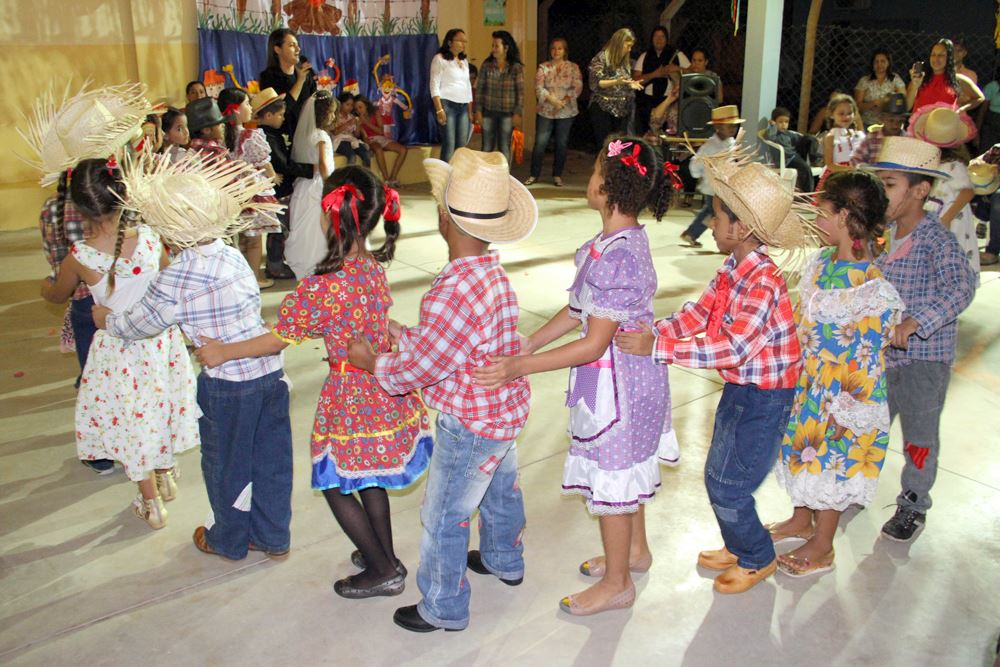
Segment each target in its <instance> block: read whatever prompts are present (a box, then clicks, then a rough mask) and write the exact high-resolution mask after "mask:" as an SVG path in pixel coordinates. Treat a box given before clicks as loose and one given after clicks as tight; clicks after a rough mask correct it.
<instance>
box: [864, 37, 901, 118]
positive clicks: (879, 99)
mask: <svg viewBox="0 0 1000 667" xmlns="http://www.w3.org/2000/svg"><path fill="white" fill-rule="evenodd" d="M905 92H906V84H905V83H903V79H902V77H900V76H899V75H898V74H896V73H895V72H893V71H892V56H891V55H889V52H888V51H886V50H885V49H875V52H874V53H872V60H871V70H870V71H869V72H868V74H865V75H864V76H863V77H861V78H860V79H858V85H856V86H855V87H854V101H855V102H857V103H858V109H860V110H861V119H862V120H863V121H864V126H865V128H866V129H867V128H868V126H869V125H875V124H877V123H878V122H879V116H880V114H881V112H882V108H883V107H884V106H885V104H886V102H888V101H889V96H890V95H892V94H893V93H905Z"/></svg>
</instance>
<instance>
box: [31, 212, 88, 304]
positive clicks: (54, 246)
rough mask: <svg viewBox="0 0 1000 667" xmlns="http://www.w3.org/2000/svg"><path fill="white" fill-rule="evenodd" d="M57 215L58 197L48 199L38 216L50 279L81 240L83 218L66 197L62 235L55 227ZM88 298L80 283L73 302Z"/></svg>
mask: <svg viewBox="0 0 1000 667" xmlns="http://www.w3.org/2000/svg"><path fill="white" fill-rule="evenodd" d="M58 214H59V197H49V198H48V199H46V200H45V203H44V204H42V212H41V214H40V215H39V216H38V226H39V227H40V228H41V231H42V252H44V253H45V259H46V260H47V261H48V263H49V266H51V267H52V277H53V278H55V277H56V274H58V273H59V265H60V264H61V263H62V261H63V260H64V259H65V258H66V255H68V254H69V248H70V246H72V245H73V244H74V243H76V242H77V241H82V240H83V216H82V215H80V211H78V210H77V209H76V206H74V205H73V202H72V201H70V199H69V198H68V197H67V198H66V201H65V203H64V205H63V215H62V221H63V224H62V227H63V233H62V234H60V233H59V229H58V226H57V225H56V220H57V219H58V218H57V216H58ZM88 296H90V290H89V289H88V288H87V283H85V282H80V284H79V285H77V286H76V291H75V292H73V297H72V298H73V300H74V301H76V300H79V299H86V298H87V297H88Z"/></svg>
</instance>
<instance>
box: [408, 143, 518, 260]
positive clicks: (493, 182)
mask: <svg viewBox="0 0 1000 667" xmlns="http://www.w3.org/2000/svg"><path fill="white" fill-rule="evenodd" d="M424 169H425V170H426V171H427V177H428V179H429V180H430V182H431V194H433V195H434V199H436V200H437V203H438V205H439V206H440V207H441V208H443V209H444V210H446V211H447V212H448V214H449V215H450V216H451V219H452V220H454V221H455V224H456V225H458V226H459V227H460V228H461V229H462V231H464V232H465V233H467V234H469V235H470V236H475V237H476V238H477V239H481V240H483V241H486V242H488V243H515V242H517V241H520V240H522V239H524V238H526V237H527V236H528V235H530V234H531V232H532V231H534V229H535V225H536V224H537V223H538V205H537V204H536V203H535V198H534V197H532V196H531V193H530V192H528V188H526V187H524V185H522V184H521V183H520V182H519V181H518V180H517V179H516V178H514V177H513V176H511V175H510V170H509V168H508V167H507V158H505V157H504V156H503V154H502V153H483V152H480V151H474V150H470V149H468V148H459V149H458V150H456V151H455V153H454V154H453V155H452V156H451V163H450V164H449V163H447V162H442V161H441V160H436V159H434V158H428V159H426V160H424Z"/></svg>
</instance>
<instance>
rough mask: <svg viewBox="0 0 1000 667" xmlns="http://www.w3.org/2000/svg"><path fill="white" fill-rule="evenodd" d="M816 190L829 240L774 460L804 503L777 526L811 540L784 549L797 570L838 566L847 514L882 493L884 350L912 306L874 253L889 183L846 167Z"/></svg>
mask: <svg viewBox="0 0 1000 667" xmlns="http://www.w3.org/2000/svg"><path fill="white" fill-rule="evenodd" d="M816 198H817V205H818V206H819V215H818V217H817V218H816V225H817V226H818V228H819V233H820V236H821V239H822V240H823V241H824V242H825V243H826V245H827V246H828V247H826V248H823V249H822V250H820V251H819V252H817V253H816V254H815V255H813V257H812V258H811V259H810V261H809V262H808V264H807V265H806V267H805V270H804V271H803V275H802V279H801V280H800V281H799V303H798V306H797V307H796V309H795V320H796V323H797V325H798V334H799V342H800V344H801V346H802V357H803V371H802V375H801V377H800V378H799V383H798V386H797V387H796V389H795V402H794V403H793V406H792V419H791V421H790V422H789V424H788V429H787V431H786V432H785V437H784V440H783V441H782V443H781V459H780V460H779V462H778V466H777V468H775V471H776V474H777V477H778V481H779V482H781V484H782V485H783V486H784V487H785V490H786V491H788V495H789V496H790V497H791V499H792V503H793V504H794V506H795V512H794V513H793V514H792V517H791V518H790V519H788V520H787V521H783V522H781V523H779V524H775V525H772V526H769V527H768V528H769V530H770V533H771V537H772V539H773V540H774V541H775V542H781V541H783V540H785V539H790V538H803V539H805V540H806V543H805V544H803V545H802V546H800V547H799V548H797V549H795V550H794V551H791V552H789V553H785V554H782V555H781V556H778V569H779V570H781V571H782V572H784V573H785V574H788V575H790V576H793V577H803V576H806V575H810V574H818V573H821V572H826V571H828V570H831V569H833V558H834V553H833V537H834V533H835V532H836V530H837V524H838V522H839V520H840V514H841V513H842V512H843V511H844V510H845V509H847V508H848V507H849V506H850V505H861V506H862V507H867V506H868V504H869V503H870V502H871V501H872V499H873V498H874V497H875V488H876V485H877V484H878V476H879V472H881V470H882V463H883V461H884V459H885V451H886V448H887V447H888V446H889V406H888V403H887V402H886V381H885V359H884V356H883V350H884V349H885V348H886V347H888V346H889V342H890V341H891V340H892V330H893V327H894V326H895V325H896V324H897V323H898V322H899V319H900V317H899V316H900V313H901V312H902V310H903V301H902V299H900V298H899V294H897V293H896V290H895V288H893V286H892V285H891V284H889V282H888V281H887V280H886V279H885V278H883V277H882V272H881V271H879V270H878V268H876V266H875V264H874V262H873V259H872V257H873V250H874V249H875V248H877V247H878V246H877V244H876V241H877V240H878V239H880V237H881V235H882V231H883V229H884V228H885V208H886V205H887V204H888V202H887V200H886V198H885V193H884V192H883V191H882V184H881V182H880V181H879V180H878V179H877V178H876V177H875V176H873V175H872V174H870V173H867V172H863V171H858V170H851V171H840V172H837V173H835V174H832V175H831V176H830V178H828V179H826V182H825V183H824V186H823V190H821V191H820V192H819V193H818V194H817V196H816ZM845 306H849V307H845Z"/></svg>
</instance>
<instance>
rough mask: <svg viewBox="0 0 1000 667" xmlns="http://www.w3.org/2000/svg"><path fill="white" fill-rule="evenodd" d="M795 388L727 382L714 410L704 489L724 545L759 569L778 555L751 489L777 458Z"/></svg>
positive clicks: (748, 565)
mask: <svg viewBox="0 0 1000 667" xmlns="http://www.w3.org/2000/svg"><path fill="white" fill-rule="evenodd" d="M794 397H795V390H794V389H761V388H760V387H758V386H757V385H754V384H748V385H740V384H729V383H727V384H726V386H725V388H724V389H723V390H722V399H721V400H720V401H719V407H718V409H717V410H716V412H715V429H714V431H713V432H712V446H711V448H710V449H709V450H708V458H707V459H706V461H705V489H706V490H707V491H708V499H709V501H711V503H712V510H714V511H715V518H716V520H717V521H718V522H719V529H720V530H721V531H722V539H723V541H724V542H725V543H726V548H727V549H729V551H730V552H731V553H732V554H734V555H735V556H736V557H737V558H738V563H739V565H740V567H745V568H747V569H749V570H756V569H760V568H762V567H764V566H766V565H768V564H769V563H770V562H771V561H773V560H774V558H775V553H774V544H773V543H772V542H771V535H770V533H768V532H767V529H766V528H764V526H763V525H762V524H761V522H760V518H759V517H758V516H757V509H756V504H755V502H754V498H753V492H754V491H756V490H757V487H759V486H760V485H761V483H763V481H764V479H765V478H766V477H767V474H768V473H769V472H771V468H772V467H774V462H775V461H776V460H777V458H778V451H779V448H780V445H781V439H782V437H783V436H784V434H785V429H786V428H787V426H788V417H789V415H790V414H791V411H792V400H793V398H794Z"/></svg>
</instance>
